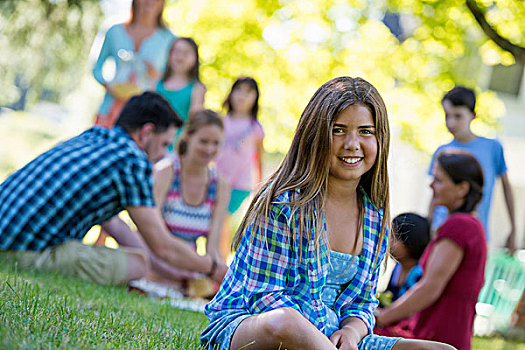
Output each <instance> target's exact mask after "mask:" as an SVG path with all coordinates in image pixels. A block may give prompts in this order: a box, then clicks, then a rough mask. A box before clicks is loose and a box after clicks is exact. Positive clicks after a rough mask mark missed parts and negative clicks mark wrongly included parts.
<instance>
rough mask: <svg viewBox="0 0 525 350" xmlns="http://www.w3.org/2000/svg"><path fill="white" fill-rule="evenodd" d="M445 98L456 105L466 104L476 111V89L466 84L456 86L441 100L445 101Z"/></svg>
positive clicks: (472, 110)
mask: <svg viewBox="0 0 525 350" xmlns="http://www.w3.org/2000/svg"><path fill="white" fill-rule="evenodd" d="M445 100H449V101H450V103H452V105H453V106H455V107H460V106H465V107H467V108H468V109H470V111H471V112H472V113H474V109H475V108H476V94H475V93H474V90H472V89H469V88H467V87H464V86H456V87H454V88H453V89H452V90H450V91H449V92H447V93H446V94H445V96H443V99H442V100H441V102H442V103H443V101H445Z"/></svg>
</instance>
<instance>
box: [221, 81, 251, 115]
mask: <svg viewBox="0 0 525 350" xmlns="http://www.w3.org/2000/svg"><path fill="white" fill-rule="evenodd" d="M241 84H246V85H248V86H249V87H250V88H252V89H253V90H255V93H256V97H255V101H254V102H253V107H252V110H251V113H250V115H251V116H252V118H253V120H257V113H259V86H258V85H257V82H256V81H255V79H253V78H252V77H239V78H237V80H236V81H235V83H233V85H232V88H231V90H230V93H229V94H228V96H227V97H226V99H225V100H224V102H223V103H222V106H223V107H226V109H227V111H228V113H230V112H231V111H232V103H231V99H232V93H233V90H235V88H236V87H238V86H239V85H241Z"/></svg>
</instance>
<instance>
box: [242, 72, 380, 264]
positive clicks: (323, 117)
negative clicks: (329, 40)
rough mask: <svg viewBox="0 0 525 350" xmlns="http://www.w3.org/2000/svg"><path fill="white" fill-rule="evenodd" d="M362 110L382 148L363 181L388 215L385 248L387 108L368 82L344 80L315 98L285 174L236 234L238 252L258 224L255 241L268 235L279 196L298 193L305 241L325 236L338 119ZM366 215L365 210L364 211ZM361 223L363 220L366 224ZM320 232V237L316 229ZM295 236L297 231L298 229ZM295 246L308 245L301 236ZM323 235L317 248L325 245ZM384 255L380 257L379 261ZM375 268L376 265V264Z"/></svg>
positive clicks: (294, 203)
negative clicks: (358, 107) (269, 219)
mask: <svg viewBox="0 0 525 350" xmlns="http://www.w3.org/2000/svg"><path fill="white" fill-rule="evenodd" d="M355 104H360V105H363V106H365V107H367V108H368V109H369V110H370V112H371V114H372V116H373V118H374V123H375V128H376V137H377V143H378V152H377V159H376V162H375V164H374V166H373V167H372V168H371V169H370V170H369V171H368V172H367V173H366V174H364V175H363V176H362V177H361V180H360V186H361V187H362V188H363V189H364V191H365V192H366V193H367V195H368V196H369V197H370V199H371V201H372V203H373V204H374V205H375V206H376V207H377V208H378V209H380V210H382V211H383V220H382V223H381V233H380V240H379V242H380V244H379V245H378V248H377V252H379V251H380V249H381V244H382V243H381V242H383V238H384V236H385V234H386V230H387V229H388V225H389V222H390V214H389V182H388V170H387V159H388V150H389V143H390V130H389V125H388V115H387V111H386V106H385V103H384V102H383V99H382V98H381V96H380V95H379V92H378V91H377V90H376V89H375V88H374V86H372V85H371V84H370V83H369V82H367V81H366V80H364V79H362V78H351V77H339V78H335V79H332V80H330V81H328V82H326V83H325V84H323V85H322V86H321V87H320V88H319V89H318V90H317V91H316V92H315V94H314V95H313V96H312V98H311V100H310V102H309V103H308V105H307V106H306V108H305V110H304V112H303V113H302V115H301V118H300V119H299V123H298V125H297V130H296V132H295V136H294V138H293V140H292V144H291V146H290V150H289V151H288V153H287V154H286V156H285V157H284V159H283V161H282V163H281V164H280V166H279V168H278V169H277V170H276V171H275V172H274V173H273V175H271V176H270V178H269V179H268V180H267V181H266V182H265V183H264V184H263V185H262V186H261V188H260V189H259V191H257V193H256V194H255V198H254V199H253V200H252V202H251V204H250V207H249V209H248V211H247V213H246V215H245V216H244V218H243V220H242V222H241V225H240V226H239V229H238V230H237V232H236V233H235V237H234V239H233V242H232V249H235V250H236V249H237V248H238V247H239V244H240V242H241V239H242V236H243V234H244V232H245V231H246V229H247V228H248V226H249V225H250V224H251V223H252V222H253V226H254V227H253V229H252V235H254V234H255V232H259V231H260V229H262V231H261V232H264V229H265V228H266V225H267V216H268V213H269V209H270V205H271V203H272V201H273V200H275V199H276V198H277V197H278V196H279V195H281V194H282V193H284V192H286V191H290V190H298V189H299V190H300V191H299V192H295V194H294V196H293V198H292V199H291V202H290V203H287V204H289V205H291V207H292V215H297V213H298V215H299V217H298V219H299V225H300V227H299V230H298V232H299V235H306V237H307V238H308V239H311V237H312V234H313V233H312V232H323V230H324V227H323V215H324V201H325V197H326V192H327V185H328V174H329V168H330V153H331V148H332V126H333V124H334V123H335V120H336V118H337V116H338V115H339V114H340V113H341V112H342V111H343V110H344V109H345V108H347V107H349V106H351V105H355ZM360 210H361V215H360V217H361V216H362V215H364V214H363V209H362V205H361V208H360ZM360 220H361V219H360ZM314 227H315V231H312V228H314ZM292 230H293V231H295V228H292ZM291 234H292V239H293V241H294V242H296V241H297V240H298V241H299V242H301V243H300V244H302V239H300V238H302V237H301V236H299V237H295V236H296V232H291ZM320 238H321V235H320V234H318V235H317V247H319V239H320ZM378 255H379V254H376V258H377V256H378ZM374 263H375V261H374Z"/></svg>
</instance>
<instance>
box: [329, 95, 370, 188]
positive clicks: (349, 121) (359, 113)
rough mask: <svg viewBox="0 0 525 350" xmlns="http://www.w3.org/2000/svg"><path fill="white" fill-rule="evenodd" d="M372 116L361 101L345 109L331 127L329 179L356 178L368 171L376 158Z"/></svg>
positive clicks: (346, 179)
mask: <svg viewBox="0 0 525 350" xmlns="http://www.w3.org/2000/svg"><path fill="white" fill-rule="evenodd" d="M377 150H378V145H377V137H376V135H375V124H374V118H373V117H372V113H371V112H370V110H369V109H368V108H367V107H365V106H364V105H361V104H355V105H351V106H349V107H347V108H346V109H344V110H343V111H342V112H341V113H340V114H339V116H337V119H336V120H335V123H334V125H333V127H332V156H331V161H330V179H332V180H334V179H338V180H343V181H357V183H359V180H360V179H361V176H363V175H364V174H365V173H366V172H367V171H368V170H370V169H371V168H372V167H373V166H374V164H375V162H376V158H377Z"/></svg>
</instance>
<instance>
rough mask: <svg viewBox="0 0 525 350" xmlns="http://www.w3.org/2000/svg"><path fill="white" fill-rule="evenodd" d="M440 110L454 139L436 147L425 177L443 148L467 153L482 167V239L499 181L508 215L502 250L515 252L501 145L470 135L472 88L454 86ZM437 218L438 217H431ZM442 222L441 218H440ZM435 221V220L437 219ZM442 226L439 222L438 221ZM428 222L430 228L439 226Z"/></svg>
mask: <svg viewBox="0 0 525 350" xmlns="http://www.w3.org/2000/svg"><path fill="white" fill-rule="evenodd" d="M441 104H442V106H443V110H444V111H445V121H446V125H447V129H448V131H449V132H450V133H451V134H452V136H454V140H452V141H451V142H449V143H447V144H445V145H441V146H439V147H438V149H437V150H436V152H434V155H433V156H432V162H431V163H430V169H429V174H431V172H432V168H433V166H434V162H435V160H436V157H437V155H438V154H439V152H441V151H442V150H444V149H448V148H460V149H464V150H466V151H468V152H469V153H471V154H472V155H473V156H474V157H476V159H477V160H478V161H479V163H480V164H481V167H482V168H483V176H484V186H483V198H482V199H481V202H480V204H479V207H478V214H479V219H480V221H481V222H482V223H483V226H484V228H485V237H486V239H487V242H488V241H489V240H490V235H489V231H488V225H487V224H488V215H489V211H490V204H491V200H492V190H493V188H494V184H495V183H496V178H498V177H499V178H500V179H501V183H502V185H503V194H504V196H505V204H506V206H507V211H508V213H509V219H510V226H511V228H510V233H509V235H508V237H507V240H506V242H505V247H506V248H507V249H508V250H509V251H510V252H514V251H515V250H516V243H515V241H516V239H515V238H516V237H515V236H516V232H515V231H516V221H515V216H514V197H513V195H512V190H511V186H510V183H509V179H508V176H507V165H506V163H505V157H504V155H503V147H502V146H501V143H499V141H497V140H495V139H489V138H485V137H482V136H478V135H476V134H474V133H473V132H472V130H471V128H470V124H471V122H472V120H474V118H476V112H475V106H476V95H475V94H474V91H473V90H472V89H469V88H466V87H463V86H456V87H454V88H453V89H452V90H450V91H449V92H447V93H446V94H445V96H444V97H443V99H442V100H441ZM435 210H436V208H435V207H434V205H433V204H432V203H431V206H430V214H431V216H432V215H434V213H435ZM434 219H438V218H434ZM442 219H445V218H442ZM438 220H439V219H438ZM443 221H444V220H443ZM441 223H442V222H441ZM441 223H438V224H437V225H436V223H435V222H433V223H432V227H436V226H439V225H440V224H441Z"/></svg>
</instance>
